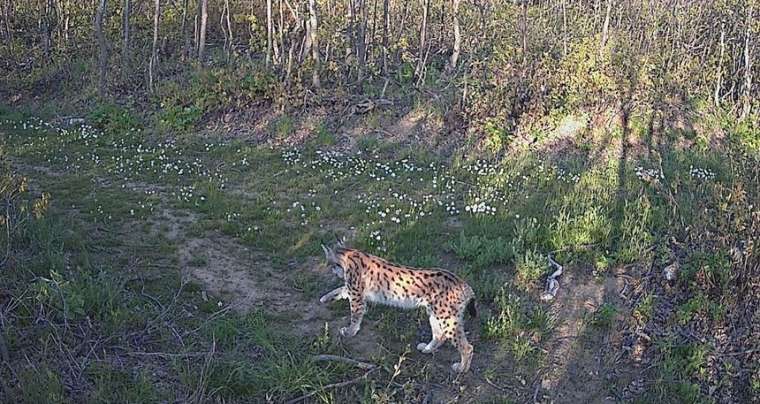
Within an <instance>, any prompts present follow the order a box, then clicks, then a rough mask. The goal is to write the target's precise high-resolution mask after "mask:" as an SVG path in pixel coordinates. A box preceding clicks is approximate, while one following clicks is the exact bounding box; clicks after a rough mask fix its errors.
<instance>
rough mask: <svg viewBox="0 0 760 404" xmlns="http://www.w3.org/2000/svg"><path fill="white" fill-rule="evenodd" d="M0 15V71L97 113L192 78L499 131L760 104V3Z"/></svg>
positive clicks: (596, 2) (301, 3) (290, 2)
mask: <svg viewBox="0 0 760 404" xmlns="http://www.w3.org/2000/svg"><path fill="white" fill-rule="evenodd" d="M1 1H2V2H1V3H0V4H1V7H2V12H1V13H0V18H1V23H0V36H1V37H2V39H3V46H2V59H3V65H4V66H3V68H5V69H8V70H9V71H14V72H16V73H17V74H18V75H21V76H26V77H28V76H30V75H37V76H39V77H40V79H39V85H40V86H43V87H44V86H45V85H54V84H55V83H56V82H58V81H60V80H64V81H65V80H82V81H83V82H85V83H92V84H95V85H96V86H97V92H98V93H99V95H100V97H103V98H106V97H109V95H110V96H112V97H113V95H114V94H116V93H119V92H127V93H131V94H137V95H138V96H139V95H140V94H142V95H149V94H151V93H154V92H156V91H157V89H158V88H161V86H162V85H163V84H164V83H165V82H166V81H167V80H171V79H176V78H177V77H178V75H179V74H180V73H181V72H183V71H186V70H188V69H189V68H190V67H191V66H192V67H193V68H198V69H210V70H209V71H212V72H213V73H211V75H212V77H213V80H212V81H214V82H215V83H216V84H217V85H218V86H221V87H224V89H223V91H221V93H225V94H224V96H226V97H227V98H234V99H235V100H234V101H235V104H236V105H237V106H238V107H241V106H245V104H246V103H252V102H260V101H261V100H262V99H266V100H270V101H273V102H276V103H280V104H283V105H287V106H291V107H300V106H303V105H304V104H309V103H310V101H309V99H310V98H312V97H311V95H312V94H314V93H315V92H318V90H319V89H321V90H330V89H344V90H346V91H348V92H349V93H351V94H365V93H366V94H369V95H375V96H379V97H382V96H383V95H384V94H385V90H386V88H387V86H388V83H389V82H390V83H391V84H399V85H402V86H414V87H415V88H417V89H424V88H435V89H437V90H438V91H437V92H436V94H438V95H440V94H443V95H445V96H446V97H444V98H446V99H447V100H449V101H450V104H451V105H453V106H455V107H456V108H458V109H459V111H461V114H462V116H463V117H464V118H465V119H470V120H472V119H475V120H477V119H486V118H488V117H494V118H498V120H497V121H498V122H499V125H501V126H503V127H504V129H505V130H510V129H512V127H514V125H515V122H516V121H517V120H519V119H521V117H523V118H524V117H525V115H526V114H527V115H529V116H535V115H538V116H540V115H546V114H548V113H550V112H551V111H556V110H563V111H564V110H572V109H574V108H577V107H585V106H590V105H610V104H611V103H613V102H615V103H619V104H631V103H633V104H636V103H646V104H648V105H652V104H656V103H658V102H663V101H667V100H669V101H673V100H679V101H700V102H702V105H709V104H711V105H712V106H715V107H718V108H723V109H726V110H728V111H730V112H731V113H732V114H734V115H735V116H737V117H744V118H746V117H748V116H749V115H750V113H751V112H752V110H753V107H754V108H756V102H757V101H756V99H757V94H758V89H757V86H756V85H754V81H755V78H756V77H757V76H758V69H760V66H759V65H760V64H758V63H755V60H756V59H757V55H758V53H759V52H758V49H757V43H758V35H760V19H759V18H757V13H758V12H757V8H758V7H757V3H758V2H757V1H756V0H720V1H710V0H663V1H651V0H541V1H495V0H473V1H461V0H445V1H442V0H418V1H398V0H372V1H367V0H345V1H341V0H212V1H208V0H171V1H169V0H119V1H116V0H90V1H72V0H29V1H19V0H1ZM72 66H74V67H72ZM214 69H217V70H214ZM219 69H221V70H219ZM51 83H52V84H51ZM225 83H226V84H225ZM227 101H230V100H229V99H228V100H227ZM212 103H213V102H212ZM753 104H755V105H753Z"/></svg>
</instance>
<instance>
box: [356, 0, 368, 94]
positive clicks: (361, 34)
mask: <svg viewBox="0 0 760 404" xmlns="http://www.w3.org/2000/svg"><path fill="white" fill-rule="evenodd" d="M357 3H358V8H359V9H358V10H357V11H359V12H360V13H361V21H359V24H358V30H357V35H356V59H357V63H358V65H359V69H358V72H357V81H358V82H359V91H360V92H361V91H362V87H363V84H364V73H365V70H366V67H367V66H366V65H367V3H366V1H365V0H358V1H357Z"/></svg>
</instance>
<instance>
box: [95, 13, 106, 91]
mask: <svg viewBox="0 0 760 404" xmlns="http://www.w3.org/2000/svg"><path fill="white" fill-rule="evenodd" d="M106 2H107V0H99V1H98V8H97V10H96V12H95V37H96V38H97V41H98V50H99V51H98V95H99V96H100V99H104V98H105V96H106V73H107V69H106V68H107V66H106V65H107V63H108V47H107V45H106V37H105V34H104V33H103V18H104V17H105V14H106V6H107V4H106Z"/></svg>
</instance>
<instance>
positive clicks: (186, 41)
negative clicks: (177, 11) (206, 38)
mask: <svg viewBox="0 0 760 404" xmlns="http://www.w3.org/2000/svg"><path fill="white" fill-rule="evenodd" d="M188 3H189V1H188V0H184V1H183V2H182V25H181V26H180V31H181V35H182V60H186V59H187V55H189V54H190V35H188V31H187V7H188Z"/></svg>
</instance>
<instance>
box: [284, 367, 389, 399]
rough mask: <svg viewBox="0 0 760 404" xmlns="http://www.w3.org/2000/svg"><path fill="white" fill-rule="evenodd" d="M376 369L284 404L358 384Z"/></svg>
mask: <svg viewBox="0 0 760 404" xmlns="http://www.w3.org/2000/svg"><path fill="white" fill-rule="evenodd" d="M378 369H380V368H379V367H374V368H372V369H370V370H368V371H367V372H365V373H364V374H363V375H361V376H359V377H357V378H356V379H351V380H347V381H345V382H340V383H333V384H328V385H327V386H324V387H322V388H321V389H317V390H314V391H312V392H311V393H309V394H304V395H302V396H301V397H296V398H294V399H292V400H290V401H286V402H285V404H295V403H300V402H301V401H303V400H306V399H307V398H309V397H311V396H313V395H315V394H317V393H319V392H320V391H324V390H327V389H335V388H339V387H346V386H350V385H352V384H356V383H359V382H360V381H362V380H363V379H365V378H367V376H369V374H370V373H372V372H374V371H376V370H378Z"/></svg>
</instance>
